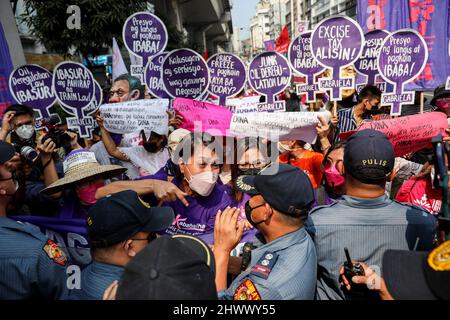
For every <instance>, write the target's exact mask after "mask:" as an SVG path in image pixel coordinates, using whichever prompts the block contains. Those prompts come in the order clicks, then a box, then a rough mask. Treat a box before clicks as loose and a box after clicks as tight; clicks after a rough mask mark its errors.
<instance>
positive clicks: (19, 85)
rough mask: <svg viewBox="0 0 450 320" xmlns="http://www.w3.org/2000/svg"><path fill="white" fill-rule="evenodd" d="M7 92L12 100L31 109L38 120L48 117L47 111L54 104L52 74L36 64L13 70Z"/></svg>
mask: <svg viewBox="0 0 450 320" xmlns="http://www.w3.org/2000/svg"><path fill="white" fill-rule="evenodd" d="M9 90H10V92H11V94H12V95H13V97H14V99H15V100H16V101H17V102H18V103H21V104H24V105H27V106H29V107H32V108H33V109H34V110H35V111H36V112H38V113H39V118H48V117H50V114H49V111H48V109H49V108H50V107H51V106H52V105H53V104H54V103H55V100H56V97H55V93H54V92H53V87H52V74H51V73H50V71H48V70H47V69H45V68H43V67H41V66H38V65H36V64H27V65H24V66H21V67H19V68H16V69H14V70H13V71H12V72H11V74H10V76H9Z"/></svg>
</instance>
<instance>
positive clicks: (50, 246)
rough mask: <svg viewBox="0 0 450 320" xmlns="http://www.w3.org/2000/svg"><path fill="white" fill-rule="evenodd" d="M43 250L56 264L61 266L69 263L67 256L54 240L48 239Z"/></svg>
mask: <svg viewBox="0 0 450 320" xmlns="http://www.w3.org/2000/svg"><path fill="white" fill-rule="evenodd" d="M42 250H44V252H45V253H46V254H47V256H48V257H49V258H50V259H51V260H52V261H53V262H54V263H56V264H59V265H60V266H65V265H66V263H67V257H66V255H65V253H64V252H63V251H62V250H61V248H60V247H59V246H58V245H57V244H56V243H55V242H54V241H52V240H47V242H46V243H45V245H44V246H43V247H42Z"/></svg>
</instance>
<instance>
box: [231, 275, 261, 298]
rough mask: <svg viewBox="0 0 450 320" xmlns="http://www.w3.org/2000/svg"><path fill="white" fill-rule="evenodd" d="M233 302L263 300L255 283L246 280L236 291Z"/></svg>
mask: <svg viewBox="0 0 450 320" xmlns="http://www.w3.org/2000/svg"><path fill="white" fill-rule="evenodd" d="M233 300H261V296H260V295H259V292H258V290H257V289H256V287H255V285H254V284H253V282H252V281H251V280H245V281H244V282H242V283H241V284H240V285H239V286H238V287H237V288H236V291H234V295H233Z"/></svg>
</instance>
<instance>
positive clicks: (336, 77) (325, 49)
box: [311, 16, 364, 101]
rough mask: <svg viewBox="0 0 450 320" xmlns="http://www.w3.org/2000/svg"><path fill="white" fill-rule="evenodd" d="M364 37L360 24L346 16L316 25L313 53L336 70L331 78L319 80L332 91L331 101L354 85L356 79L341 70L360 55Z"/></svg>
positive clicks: (321, 61) (323, 88)
mask: <svg viewBox="0 0 450 320" xmlns="http://www.w3.org/2000/svg"><path fill="white" fill-rule="evenodd" d="M363 40H364V34H363V32H362V29H361V27H360V26H359V25H358V24H357V23H356V22H355V21H353V20H352V19H351V18H348V17H345V16H333V17H329V18H327V19H324V20H322V21H321V22H320V23H319V24H318V25H317V26H316V27H315V28H314V30H313V32H312V35H311V52H312V55H313V57H314V58H315V59H316V60H317V61H318V62H319V64H321V65H322V66H324V67H326V68H331V69H333V74H332V76H331V78H329V79H325V78H321V79H319V88H320V90H329V91H330V92H331V95H330V100H332V101H336V100H341V99H342V90H346V89H353V88H354V87H355V79H354V78H342V77H341V74H340V70H341V68H343V67H345V66H348V65H351V64H353V63H354V62H355V61H356V60H357V59H358V58H359V56H360V54H361V51H362V46H363Z"/></svg>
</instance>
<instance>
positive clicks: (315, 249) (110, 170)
mask: <svg viewBox="0 0 450 320" xmlns="http://www.w3.org/2000/svg"><path fill="white" fill-rule="evenodd" d="M250 94H252V93H251V92H246V93H245V94H244V95H250ZM144 98H146V95H145V90H144V86H143V85H142V84H141V83H140V81H139V80H138V79H137V78H135V77H132V76H129V75H122V76H120V77H118V78H117V79H116V80H115V81H114V83H113V85H112V87H111V89H110V92H109V96H108V102H109V103H120V102H126V101H130V100H136V99H144ZM280 99H285V100H286V105H287V112H290V111H305V112H317V111H321V112H330V111H331V114H330V119H331V120H330V121H326V120H325V118H324V117H320V118H319V124H318V125H317V128H316V130H317V138H316V139H315V142H314V143H312V144H308V143H306V142H305V141H302V140H283V141H267V140H265V139H256V138H249V137H242V138H230V137H227V138H225V139H224V138H223V137H216V136H211V135H209V134H207V133H191V132H189V131H187V130H185V129H181V128H179V127H180V126H181V125H182V123H183V118H182V117H180V116H179V115H176V114H174V113H172V112H169V128H170V130H169V134H168V135H165V134H161V132H159V133H158V132H145V131H144V130H141V131H139V132H135V133H133V134H128V135H118V134H114V133H110V132H108V130H107V129H106V128H105V126H104V121H103V119H102V117H101V115H100V114H98V115H97V117H96V121H97V124H98V127H99V129H98V130H99V131H98V135H99V137H100V139H95V140H91V141H85V140H83V139H80V138H79V137H78V135H77V133H76V132H74V131H70V130H67V128H65V127H64V126H56V130H59V131H58V134H59V137H60V138H58V139H56V138H47V139H46V133H45V132H44V131H42V130H35V117H34V112H33V110H32V109H31V108H30V107H28V106H26V105H11V106H9V107H8V108H7V109H6V110H5V112H4V114H3V115H2V118H3V120H2V126H1V130H0V140H1V141H0V241H1V246H0V270H1V272H0V299H29V298H40V299H42V298H44V299H71V300H86V299H89V300H101V299H105V300H114V299H230V300H233V299H234V300H268V299H274V300H277V299H283V300H290V299H305V300H312V299H317V300H354V299H357V300H368V299H450V259H449V257H450V254H449V252H450V241H447V242H445V239H444V237H443V235H442V233H440V232H439V231H438V227H437V225H438V223H437V221H438V220H437V215H438V214H439V212H440V210H441V205H442V190H441V189H439V188H436V186H435V185H434V184H433V179H434V177H435V175H436V172H435V171H436V170H435V168H434V166H433V163H431V162H430V161H428V160H427V158H426V157H421V156H420V155H421V154H427V153H429V150H426V149H424V150H420V151H418V152H416V153H415V154H409V155H407V156H404V157H396V156H395V154H394V149H393V146H392V144H391V142H390V141H389V139H388V137H386V136H385V135H384V134H383V133H380V132H378V131H374V130H360V131H357V132H356V133H354V134H353V135H351V136H350V137H349V138H348V139H346V140H342V139H341V135H340V134H341V133H343V132H348V131H351V130H355V129H357V128H358V127H359V126H360V125H361V124H362V123H364V122H366V121H373V120H375V119H379V116H380V115H382V114H383V113H384V112H386V110H383V109H381V108H379V105H380V101H381V92H380V90H379V89H378V88H377V87H375V86H370V85H369V86H366V87H364V88H363V89H362V90H361V91H360V93H359V94H356V93H355V92H354V91H350V92H346V93H345V96H344V100H343V102H342V103H340V105H339V110H338V112H337V113H334V112H333V108H332V105H331V104H330V103H327V101H326V96H320V97H319V99H318V102H317V103H314V104H310V105H305V104H304V103H302V101H301V99H300V98H299V97H298V96H297V95H296V94H295V93H294V92H292V91H291V90H290V89H289V90H287V91H286V93H285V94H283V95H281V97H280ZM431 104H432V105H433V106H434V107H435V109H436V111H440V112H443V113H446V114H447V113H448V110H450V91H448V90H445V89H444V88H443V87H439V88H437V89H436V92H435V96H434V98H433V100H432V101H431ZM377 116H378V117H377ZM386 116H387V115H386ZM61 137H62V138H61ZM62 140H64V142H61V141H62ZM430 142H431V141H430ZM449 186H450V184H449ZM18 215H20V216H24V215H29V216H47V217H51V218H54V219H67V218H74V217H76V218H79V219H84V220H85V222H86V230H87V234H88V236H89V246H90V252H91V256H92V260H93V261H92V263H91V264H89V265H88V266H85V267H84V268H82V270H81V271H80V272H81V274H80V280H79V282H80V285H79V286H77V287H75V288H73V287H70V286H68V285H67V283H68V278H69V277H70V275H71V272H69V271H68V269H69V267H70V266H71V264H72V261H71V256H70V253H69V252H68V251H67V250H66V248H63V247H60V244H58V243H57V242H55V241H52V240H50V239H48V238H47V237H46V235H44V234H43V233H42V232H41V230H40V229H39V228H38V227H36V226H34V225H32V224H28V223H23V222H21V221H17V220H16V219H15V218H14V217H15V216H18ZM344 248H347V249H348V252H349V254H350V256H351V259H352V262H349V261H348V259H347V258H346V253H345V250H344ZM357 269H358V270H359V272H357V271H355V270H357Z"/></svg>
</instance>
